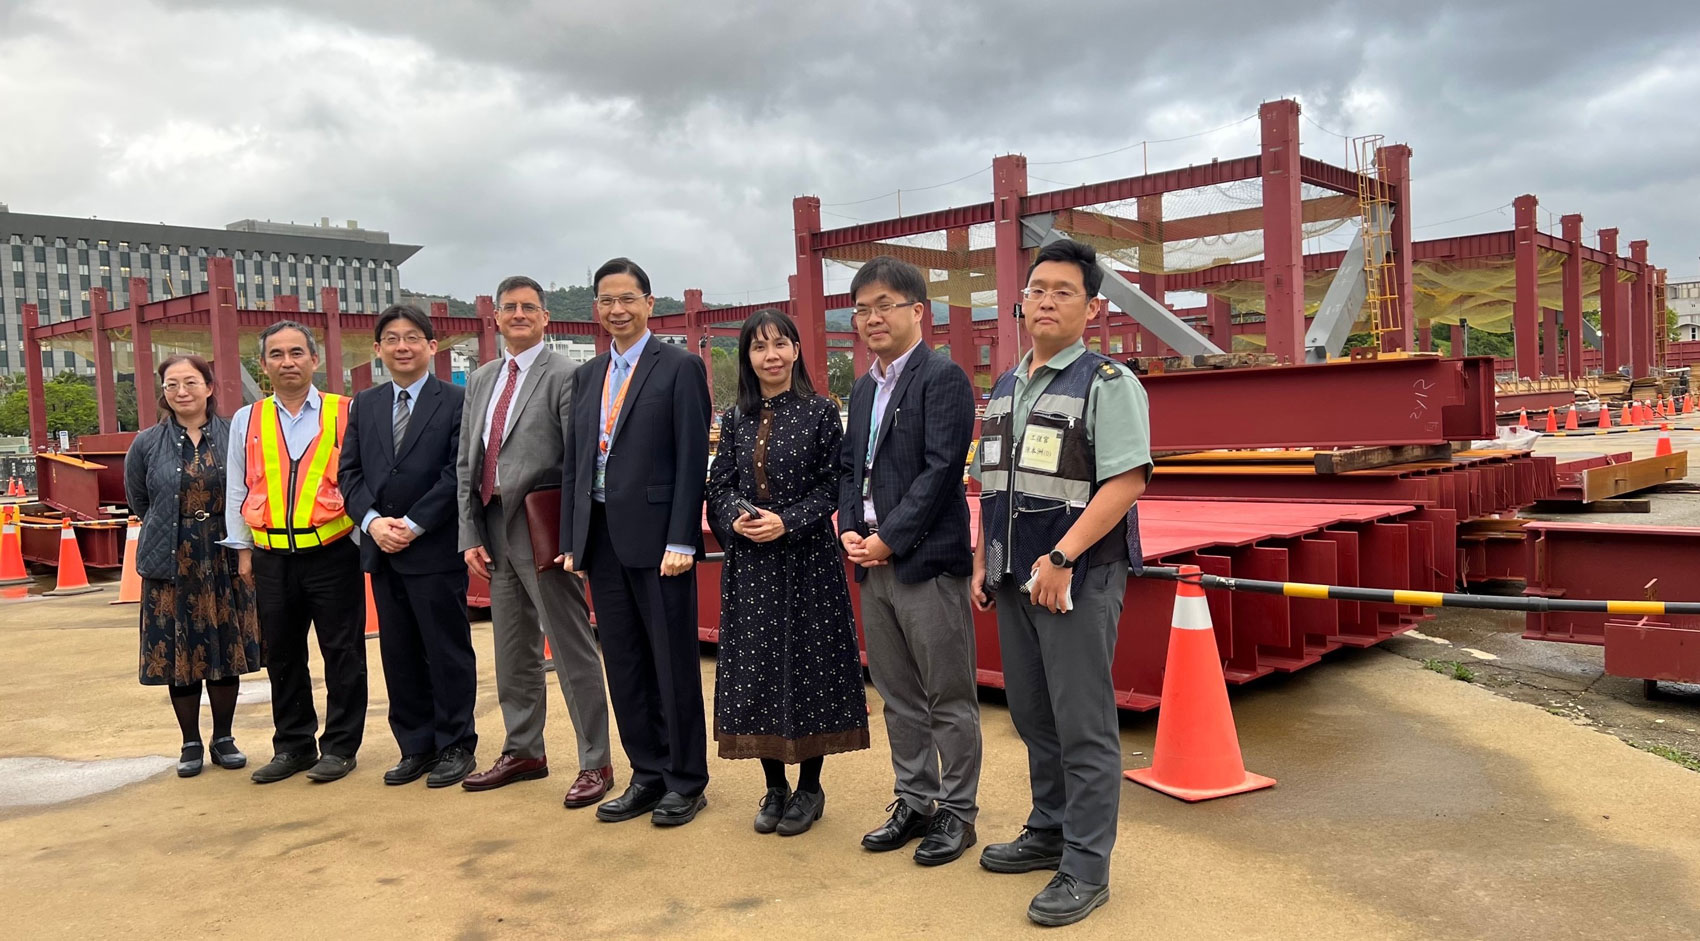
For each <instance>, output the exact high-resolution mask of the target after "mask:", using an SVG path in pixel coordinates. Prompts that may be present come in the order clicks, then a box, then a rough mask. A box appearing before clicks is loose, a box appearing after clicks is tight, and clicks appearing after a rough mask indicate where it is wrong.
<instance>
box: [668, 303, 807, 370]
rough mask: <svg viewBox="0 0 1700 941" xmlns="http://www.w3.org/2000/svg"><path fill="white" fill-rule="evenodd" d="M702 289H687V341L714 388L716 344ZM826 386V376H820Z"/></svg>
mask: <svg viewBox="0 0 1700 941" xmlns="http://www.w3.org/2000/svg"><path fill="white" fill-rule="evenodd" d="M703 310H704V308H703V305H702V289H701V288H687V289H685V343H686V345H687V346H689V347H690V348H691V350H692V351H693V352H695V353H696V354H697V355H698V356H700V357H702V369H703V372H704V373H706V374H707V376H708V387H709V388H710V389H713V388H714V344H713V343H712V342H710V340H709V333H708V324H707V323H706V322H705V321H704V320H703V318H702V314H703ZM820 381H821V383H822V388H825V383H826V376H825V375H824V374H823V375H822V376H821V377H820Z"/></svg>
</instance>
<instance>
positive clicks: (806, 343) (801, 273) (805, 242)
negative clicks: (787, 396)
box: [791, 196, 826, 376]
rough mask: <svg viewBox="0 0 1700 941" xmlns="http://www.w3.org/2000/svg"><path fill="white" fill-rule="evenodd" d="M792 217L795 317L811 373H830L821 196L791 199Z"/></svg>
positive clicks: (792, 298) (823, 374)
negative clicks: (818, 243) (819, 238)
mask: <svg viewBox="0 0 1700 941" xmlns="http://www.w3.org/2000/svg"><path fill="white" fill-rule="evenodd" d="M791 219H792V228H793V233H794V235H795V237H796V241H795V247H796V262H797V280H796V283H795V285H794V286H793V289H792V294H791V319H792V320H795V321H796V322H797V335H798V337H799V338H800V339H801V340H802V347H803V349H802V355H803V362H804V363H805V364H806V365H807V366H808V368H809V374H810V375H814V376H825V375H826V272H825V271H823V270H822V261H821V256H820V253H819V252H817V251H815V233H817V232H819V231H820V198H819V197H818V196H798V197H797V198H796V199H793V200H791Z"/></svg>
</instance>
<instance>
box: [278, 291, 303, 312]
mask: <svg viewBox="0 0 1700 941" xmlns="http://www.w3.org/2000/svg"><path fill="white" fill-rule="evenodd" d="M272 310H275V311H277V312H278V313H287V314H299V313H301V297H300V295H298V294H279V295H278V296H277V297H274V298H272Z"/></svg>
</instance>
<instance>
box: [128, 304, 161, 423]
mask: <svg viewBox="0 0 1700 941" xmlns="http://www.w3.org/2000/svg"><path fill="white" fill-rule="evenodd" d="M148 296H149V294H148V279H146V278H131V279H130V312H131V314H132V315H133V316H132V317H131V318H130V358H131V360H133V361H134V363H135V365H134V366H133V367H132V368H133V369H134V371H135V375H134V376H133V377H132V381H133V382H134V383H135V386H136V430H137V431H141V430H142V429H144V428H151V427H152V426H153V423H154V419H156V418H157V417H158V409H157V408H156V407H155V399H156V398H158V396H157V395H156V394H155V392H154V388H155V387H154V378H153V371H154V364H153V326H152V325H150V324H148V323H146V322H145V321H143V320H142V308H143V307H146V306H147V303H148Z"/></svg>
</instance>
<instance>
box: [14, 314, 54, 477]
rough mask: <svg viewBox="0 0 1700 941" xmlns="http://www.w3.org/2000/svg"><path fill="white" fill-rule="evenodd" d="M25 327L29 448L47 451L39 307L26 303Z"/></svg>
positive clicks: (25, 382) (45, 384)
mask: <svg viewBox="0 0 1700 941" xmlns="http://www.w3.org/2000/svg"><path fill="white" fill-rule="evenodd" d="M19 313H20V315H21V316H22V319H23V327H24V385H25V387H26V388H27V389H28V390H29V391H28V392H27V393H26V394H27V395H28V396H29V407H30V450H31V451H45V450H47V448H48V441H47V383H46V382H45V381H44V380H43V378H42V375H41V341H39V340H37V339H36V338H35V331H36V328H37V327H40V326H41V314H40V309H39V308H38V307H36V305H34V304H25V305H23V309H22V310H20V311H19Z"/></svg>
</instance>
